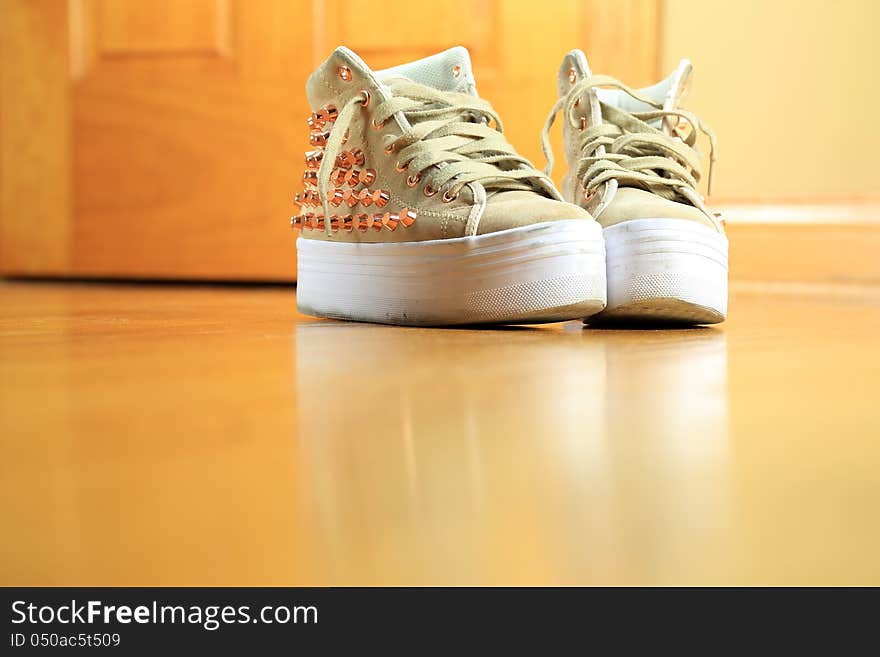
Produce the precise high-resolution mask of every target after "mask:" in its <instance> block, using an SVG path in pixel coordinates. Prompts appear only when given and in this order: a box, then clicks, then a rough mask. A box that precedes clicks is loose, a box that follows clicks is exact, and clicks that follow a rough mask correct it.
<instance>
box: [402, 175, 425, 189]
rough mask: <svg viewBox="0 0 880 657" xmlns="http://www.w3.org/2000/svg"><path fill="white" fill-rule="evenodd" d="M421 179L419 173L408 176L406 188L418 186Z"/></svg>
mask: <svg viewBox="0 0 880 657" xmlns="http://www.w3.org/2000/svg"><path fill="white" fill-rule="evenodd" d="M421 179H422V174H420V173H414V174H413V175H411V176H409V177H408V178H407V179H406V186H407V187H415V186H416V185H418V184H419V181H420V180H421Z"/></svg>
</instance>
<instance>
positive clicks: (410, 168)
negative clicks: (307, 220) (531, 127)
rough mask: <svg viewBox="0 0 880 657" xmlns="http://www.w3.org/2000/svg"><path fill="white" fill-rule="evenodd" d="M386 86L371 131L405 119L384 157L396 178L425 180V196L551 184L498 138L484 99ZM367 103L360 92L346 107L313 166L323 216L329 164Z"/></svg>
mask: <svg viewBox="0 0 880 657" xmlns="http://www.w3.org/2000/svg"><path fill="white" fill-rule="evenodd" d="M389 87H390V89H391V92H392V96H391V97H390V98H388V99H387V100H384V101H382V102H380V103H378V104H377V105H376V107H375V109H374V111H373V119H372V121H373V127H375V128H377V129H382V127H383V126H384V124H385V122H386V121H388V120H389V119H391V118H392V117H393V116H394V115H395V114H397V113H398V112H402V113H403V114H404V116H406V118H407V119H408V121H409V123H410V125H411V127H410V128H408V129H406V130H405V131H404V132H403V133H402V134H400V135H392V134H389V135H387V136H386V138H385V139H386V141H385V153H386V154H389V155H393V156H395V166H396V169H397V171H398V172H399V173H401V174H402V173H404V172H409V174H410V177H409V178H408V181H412V182H414V183H419V182H421V183H423V184H424V185H425V189H426V191H425V193H426V194H427V195H429V196H433V195H434V194H436V193H437V192H440V191H442V192H443V198H444V200H446V201H450V200H453V199H455V197H457V196H458V194H459V193H460V192H461V190H462V188H464V187H465V186H466V185H469V184H472V183H478V184H480V185H482V186H483V188H484V189H486V191H487V192H489V191H501V190H516V189H519V190H540V191H541V192H542V193H544V194H546V191H544V189H545V187H542V185H543V186H547V185H552V183H551V182H550V179H549V178H548V177H547V176H546V175H545V174H543V173H542V172H540V171H539V170H537V169H536V168H535V167H534V166H533V165H532V164H531V162H529V161H528V160H526V159H525V158H524V157H522V156H520V155H518V154H517V153H516V152H515V151H514V150H513V147H512V146H511V145H510V144H509V143H508V141H507V139H505V137H504V134H503V124H502V123H501V118H500V117H499V116H498V114H497V113H496V112H495V110H494V109H492V106H491V105H490V104H489V103H487V102H486V101H484V100H482V99H480V98H477V97H474V96H470V95H468V94H461V93H451V92H441V91H437V90H435V89H432V88H431V87H426V86H424V85H421V84H417V83H415V82H409V81H407V80H401V79H398V80H392V81H391V82H389ZM370 102H371V101H370V96H369V95H368V94H367V93H366V92H361V93H360V94H358V95H356V96H354V97H352V98H351V99H350V100H349V101H348V102H346V104H345V105H344V106H343V107H342V109H341V110H340V111H339V114H338V116H337V118H336V122H335V125H334V127H333V130H332V132H331V134H330V138H329V139H328V141H327V145H326V147H325V153H324V158H323V160H322V161H321V166H320V167H319V169H318V181H317V182H318V184H317V187H318V195H319V198H320V200H321V204H322V206H323V208H324V216H325V217H326V216H329V206H328V197H329V188H330V174H331V173H332V171H333V163H334V162H335V161H336V156H337V155H338V154H339V151H340V148H341V147H342V142H343V140H344V138H345V135H346V133H347V132H348V129H349V126H350V125H351V122H352V120H353V119H354V116H355V112H356V111H357V110H358V109H360V108H361V107H365V106H368V105H369V104H370ZM493 122H494V124H495V126H494V127H492V125H491V124H492V123H493ZM536 183H537V184H536ZM328 230H329V229H328Z"/></svg>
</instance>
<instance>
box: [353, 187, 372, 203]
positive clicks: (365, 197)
mask: <svg viewBox="0 0 880 657" xmlns="http://www.w3.org/2000/svg"><path fill="white" fill-rule="evenodd" d="M355 193H356V194H357V195H358V200H360V202H361V205H363V206H364V207H365V208H368V207H370V206H371V205H373V192H371V191H370V190H369V189H367V188H366V187H365V188H364V189H362V190H361V191H359V192H355Z"/></svg>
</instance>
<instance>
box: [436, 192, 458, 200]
mask: <svg viewBox="0 0 880 657" xmlns="http://www.w3.org/2000/svg"><path fill="white" fill-rule="evenodd" d="M440 198H441V200H442V201H443V202H444V203H452V202H453V201H454V200H455V199H457V198H458V192H456V193H455V194H450V193H449V191H448V190H447V191H445V192H443V196H441V197H440Z"/></svg>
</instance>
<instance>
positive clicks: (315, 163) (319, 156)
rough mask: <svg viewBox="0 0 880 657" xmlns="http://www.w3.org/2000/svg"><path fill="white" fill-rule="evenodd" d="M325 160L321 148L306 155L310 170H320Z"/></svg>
mask: <svg viewBox="0 0 880 657" xmlns="http://www.w3.org/2000/svg"><path fill="white" fill-rule="evenodd" d="M323 159H324V151H322V150H321V149H320V148H319V149H316V150H314V151H308V152H307V153H306V166H307V167H308V168H309V169H318V168H320V166H321V160H323Z"/></svg>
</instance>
